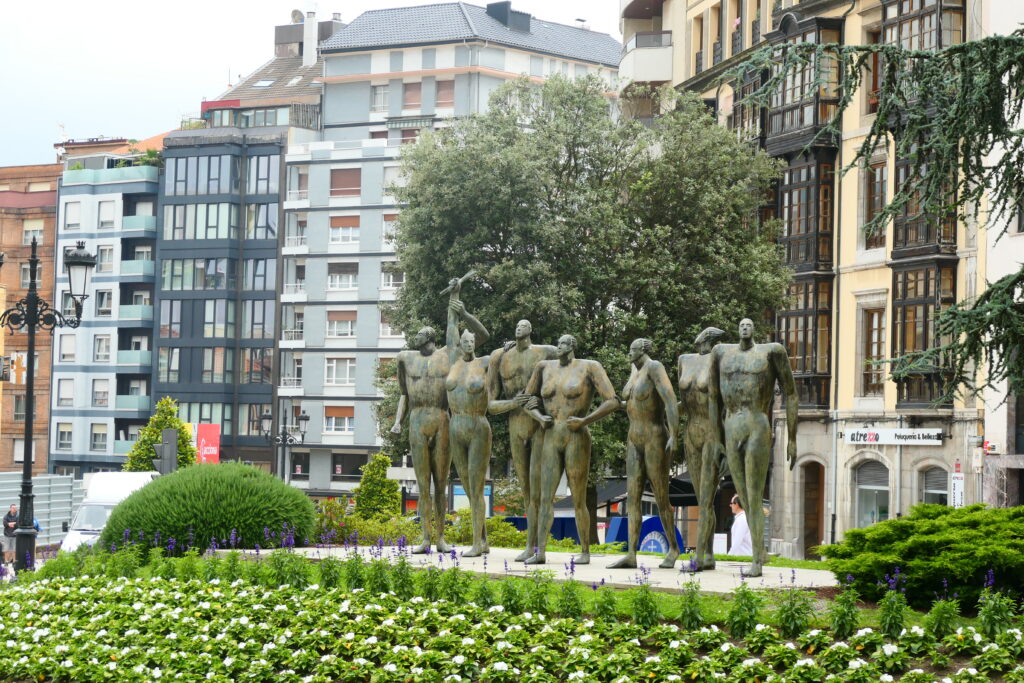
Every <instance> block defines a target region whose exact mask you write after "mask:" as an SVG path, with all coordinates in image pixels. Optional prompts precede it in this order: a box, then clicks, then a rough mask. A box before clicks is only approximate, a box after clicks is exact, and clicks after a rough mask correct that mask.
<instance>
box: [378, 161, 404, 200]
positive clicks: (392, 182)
mask: <svg viewBox="0 0 1024 683" xmlns="http://www.w3.org/2000/svg"><path fill="white" fill-rule="evenodd" d="M407 181H408V178H406V177H405V176H403V175H402V169H401V167H399V166H385V167H384V182H383V186H384V194H392V192H393V189H392V188H394V187H405V185H406V182H407Z"/></svg>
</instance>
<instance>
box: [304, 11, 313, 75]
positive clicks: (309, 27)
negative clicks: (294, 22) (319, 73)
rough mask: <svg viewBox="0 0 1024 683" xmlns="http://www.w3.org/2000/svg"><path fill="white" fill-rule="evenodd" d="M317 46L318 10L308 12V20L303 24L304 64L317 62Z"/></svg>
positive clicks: (310, 64)
mask: <svg viewBox="0 0 1024 683" xmlns="http://www.w3.org/2000/svg"><path fill="white" fill-rule="evenodd" d="M316 48H317V30H316V12H306V20H305V21H304V22H303V24H302V66H313V65H314V64H316Z"/></svg>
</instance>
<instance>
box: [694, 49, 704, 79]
mask: <svg viewBox="0 0 1024 683" xmlns="http://www.w3.org/2000/svg"><path fill="white" fill-rule="evenodd" d="M703 70H704V50H698V51H697V54H696V55H694V63H693V73H695V74H699V73H700V72H701V71H703Z"/></svg>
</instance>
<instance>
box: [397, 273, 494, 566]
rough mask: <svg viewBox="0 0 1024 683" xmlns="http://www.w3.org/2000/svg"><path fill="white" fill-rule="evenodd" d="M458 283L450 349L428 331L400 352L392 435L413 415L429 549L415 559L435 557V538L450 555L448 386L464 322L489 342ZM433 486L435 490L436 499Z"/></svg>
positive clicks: (450, 323)
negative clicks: (446, 536)
mask: <svg viewBox="0 0 1024 683" xmlns="http://www.w3.org/2000/svg"><path fill="white" fill-rule="evenodd" d="M452 283H453V284H452V286H451V287H450V289H451V298H450V300H449V304H448V329H447V334H446V345H445V346H444V347H443V348H440V349H438V348H437V347H436V346H435V340H434V337H435V334H436V333H435V332H434V329H433V328H432V327H424V328H422V329H421V330H420V331H419V332H417V333H416V336H415V337H413V340H412V342H411V344H410V346H412V348H411V349H409V350H406V351H401V352H399V354H398V356H397V358H396V359H395V360H396V365H397V367H398V388H399V391H400V393H401V395H400V397H399V399H398V409H397V410H396V412H395V424H394V426H393V427H392V428H391V431H392V433H394V434H399V433H401V431H402V422H403V421H404V420H405V418H406V413H407V412H408V418H409V450H410V451H411V453H412V465H413V470H414V471H415V473H416V483H417V485H418V487H419V510H420V520H421V523H422V526H423V543H422V544H420V545H419V546H418V547H417V548H415V549H414V550H413V551H412V552H413V553H428V552H430V548H431V545H432V542H433V541H434V539H435V538H436V547H437V550H438V551H439V552H447V551H448V550H450V548H449V546H448V544H447V543H446V542H445V540H444V517H445V512H446V511H447V510H448V477H449V472H450V470H451V454H450V452H449V419H448V396H447V387H446V381H447V379H448V373H449V371H450V370H451V365H452V359H451V357H450V355H453V354H457V352H458V351H457V345H458V342H459V334H458V329H459V328H458V319H459V316H460V315H461V316H462V317H464V318H465V319H466V324H467V326H468V327H469V328H470V330H471V331H472V332H473V333H474V334H475V335H477V336H478V337H482V338H486V337H487V330H485V329H484V327H483V325H481V324H480V322H479V321H478V320H477V319H476V318H474V317H473V316H471V315H469V314H467V313H466V312H465V310H464V308H463V306H462V302H461V301H460V300H459V296H458V292H459V287H460V286H461V281H460V280H453V281H452ZM445 291H446V292H447V291H449V290H445ZM431 483H433V486H434V491H433V495H431V490H430V487H431ZM435 534H436V536H435Z"/></svg>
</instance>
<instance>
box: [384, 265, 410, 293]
mask: <svg viewBox="0 0 1024 683" xmlns="http://www.w3.org/2000/svg"><path fill="white" fill-rule="evenodd" d="M381 280H382V281H381V287H383V288H384V289H398V288H399V287H401V286H402V285H404V284H405V271H404V270H398V269H397V268H394V267H388V266H387V265H385V266H384V268H383V270H382V272H381Z"/></svg>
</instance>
